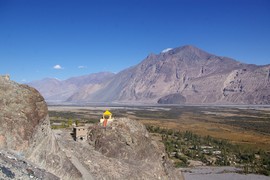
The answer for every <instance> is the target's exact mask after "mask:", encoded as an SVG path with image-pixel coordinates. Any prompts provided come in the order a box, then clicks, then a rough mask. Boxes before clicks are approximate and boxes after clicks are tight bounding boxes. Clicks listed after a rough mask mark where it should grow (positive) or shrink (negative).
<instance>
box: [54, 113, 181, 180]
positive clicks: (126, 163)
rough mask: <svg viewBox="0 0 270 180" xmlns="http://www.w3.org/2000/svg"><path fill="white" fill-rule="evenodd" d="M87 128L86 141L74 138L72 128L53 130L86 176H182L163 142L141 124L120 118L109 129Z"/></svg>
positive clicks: (144, 177)
mask: <svg viewBox="0 0 270 180" xmlns="http://www.w3.org/2000/svg"><path fill="white" fill-rule="evenodd" d="M88 130H89V131H88V141H87V142H76V141H74V140H73V139H72V138H71V136H70V131H66V130H54V131H55V133H56V134H57V135H56V137H57V139H58V141H59V143H60V145H61V147H62V148H63V149H64V150H65V152H66V153H67V155H68V156H70V157H71V159H72V160H73V161H74V162H76V161H77V162H78V161H79V162H80V163H77V164H79V166H80V167H81V168H80V169H82V170H84V171H83V172H84V173H83V175H84V177H87V179H149V180H152V179H153V180H154V179H164V180H166V179H172V180H173V179H178V180H181V179H182V174H181V172H180V169H175V168H174V167H173V166H172V164H171V162H170V161H169V159H168V157H167V155H166V152H165V148H164V145H163V143H160V142H156V141H154V140H153V139H152V137H151V136H150V135H149V133H148V132H147V130H146V128H145V126H144V125H142V124H141V123H139V122H137V121H135V120H131V119H127V118H117V119H115V120H114V121H113V122H112V123H110V124H108V126H107V127H106V128H104V127H102V126H100V125H98V124H95V125H92V126H90V127H89V129H88ZM159 143H160V144H159Z"/></svg>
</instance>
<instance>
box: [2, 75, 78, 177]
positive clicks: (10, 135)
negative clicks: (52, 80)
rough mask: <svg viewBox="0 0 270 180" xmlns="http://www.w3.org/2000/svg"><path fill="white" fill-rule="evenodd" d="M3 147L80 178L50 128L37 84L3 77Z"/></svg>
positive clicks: (55, 171)
mask: <svg viewBox="0 0 270 180" xmlns="http://www.w3.org/2000/svg"><path fill="white" fill-rule="evenodd" d="M0 149H3V150H6V151H11V152H14V153H15V154H17V155H19V156H21V157H23V158H26V159H27V160H29V161H31V162H32V163H34V164H36V165H37V166H38V167H39V168H42V169H46V170H47V171H48V172H51V173H53V174H55V175H56V176H58V177H60V178H63V179H79V178H81V174H80V173H79V171H78V170H77V169H76V168H75V166H74V165H73V164H72V163H71V162H70V161H69V159H68V158H67V157H66V155H65V154H64V153H63V152H62V151H61V150H60V149H59V146H58V144H57V142H56V140H55V138H54V136H53V133H52V132H51V129H50V122H49V117H48V109H47V105H46V103H45V101H44V98H43V97H42V96H41V95H40V94H39V92H38V91H37V90H35V89H34V88H31V87H29V86H27V85H20V84H17V83H15V82H12V81H9V80H7V79H5V78H1V77H0Z"/></svg>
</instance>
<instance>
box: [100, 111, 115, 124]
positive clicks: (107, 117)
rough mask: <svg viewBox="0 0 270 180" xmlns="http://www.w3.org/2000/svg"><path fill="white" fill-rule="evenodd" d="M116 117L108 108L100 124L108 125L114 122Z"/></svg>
mask: <svg viewBox="0 0 270 180" xmlns="http://www.w3.org/2000/svg"><path fill="white" fill-rule="evenodd" d="M113 120H114V118H112V113H111V112H110V111H108V110H106V111H105V112H104V113H103V116H102V118H101V119H100V121H99V122H100V124H102V125H103V126H104V127H106V126H107V124H108V123H111V122H113Z"/></svg>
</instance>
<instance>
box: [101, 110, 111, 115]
mask: <svg viewBox="0 0 270 180" xmlns="http://www.w3.org/2000/svg"><path fill="white" fill-rule="evenodd" d="M103 115H105V116H106V115H107V116H110V115H112V113H111V112H110V111H108V110H106V111H105V112H104V113H103Z"/></svg>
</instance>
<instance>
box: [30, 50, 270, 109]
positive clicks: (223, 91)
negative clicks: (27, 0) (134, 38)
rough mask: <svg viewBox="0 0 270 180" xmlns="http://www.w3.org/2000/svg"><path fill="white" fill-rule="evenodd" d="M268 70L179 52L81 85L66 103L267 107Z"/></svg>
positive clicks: (151, 57) (269, 97)
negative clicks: (99, 80) (97, 81)
mask: <svg viewBox="0 0 270 180" xmlns="http://www.w3.org/2000/svg"><path fill="white" fill-rule="evenodd" d="M269 69H270V65H266V66H256V65H249V64H243V63H240V62H238V61H235V60H233V59H231V58H227V57H219V56H216V55H212V54H209V53H207V52H205V51H203V50H200V49H198V48H196V47H193V46H183V47H179V48H175V49H172V50H169V51H165V52H163V53H160V54H158V55H155V54H150V55H149V56H147V57H146V59H144V60H143V61H142V62H141V63H140V64H138V65H136V66H133V67H130V68H128V69H125V70H123V71H121V72H119V73H118V74H116V75H114V76H111V77H110V78H106V80H104V81H102V82H101V83H92V84H91V85H90V86H89V85H87V83H86V84H83V83H81V84H80V87H82V88H77V91H76V92H75V93H74V91H73V93H68V92H70V91H68V92H67V94H66V96H65V97H67V98H66V100H67V101H70V102H127V103H130V102H133V103H170V104H178V103H181V104H183V103H186V104H270V94H269V92H270V77H269V76H270V72H269ZM34 87H36V88H37V89H39V88H38V87H37V86H34ZM39 90H40V91H41V93H42V90H43V89H39ZM44 96H45V97H46V95H44ZM51 97H54V96H51ZM58 97H59V96H58ZM175 97H177V98H175ZM179 97H181V98H180V99H179ZM63 99H64V98H63Z"/></svg>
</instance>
